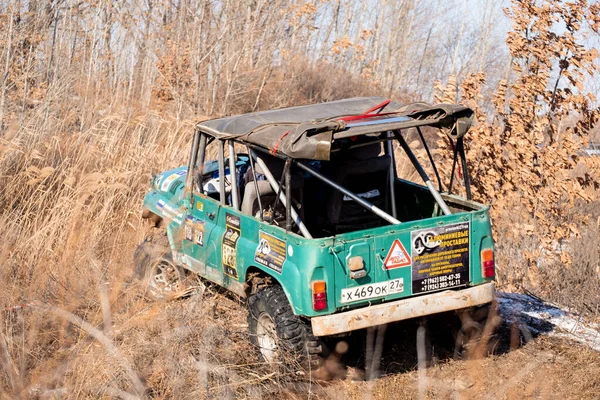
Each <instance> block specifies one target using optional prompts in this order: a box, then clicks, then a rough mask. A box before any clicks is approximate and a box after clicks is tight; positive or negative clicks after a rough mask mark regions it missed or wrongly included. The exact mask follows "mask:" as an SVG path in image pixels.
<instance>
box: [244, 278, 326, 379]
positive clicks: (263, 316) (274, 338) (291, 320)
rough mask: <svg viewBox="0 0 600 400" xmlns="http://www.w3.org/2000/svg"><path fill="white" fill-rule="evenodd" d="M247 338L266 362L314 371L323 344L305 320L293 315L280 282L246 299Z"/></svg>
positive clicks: (319, 358)
mask: <svg viewBox="0 0 600 400" xmlns="http://www.w3.org/2000/svg"><path fill="white" fill-rule="evenodd" d="M248 328H249V330H250V341H251V342H252V344H253V345H254V346H255V347H256V348H257V349H258V351H259V353H260V356H261V358H262V359H263V360H264V361H266V362H268V363H281V364H282V365H284V366H286V367H288V368H292V369H298V367H300V369H304V370H306V371H316V370H317V369H318V368H319V367H320V366H321V365H322V364H323V345H322V343H321V341H320V340H319V339H317V338H316V337H315V336H313V334H312V332H311V329H310V325H309V324H308V322H306V321H305V320H303V319H302V318H300V317H299V316H297V315H295V314H294V313H293V311H292V307H291V306H290V303H289V302H288V299H287V297H286V295H285V293H284V292H283V289H282V288H281V286H278V285H272V286H266V287H264V288H262V289H261V290H259V291H258V292H257V293H256V294H254V295H252V296H251V297H250V298H249V299H248Z"/></svg>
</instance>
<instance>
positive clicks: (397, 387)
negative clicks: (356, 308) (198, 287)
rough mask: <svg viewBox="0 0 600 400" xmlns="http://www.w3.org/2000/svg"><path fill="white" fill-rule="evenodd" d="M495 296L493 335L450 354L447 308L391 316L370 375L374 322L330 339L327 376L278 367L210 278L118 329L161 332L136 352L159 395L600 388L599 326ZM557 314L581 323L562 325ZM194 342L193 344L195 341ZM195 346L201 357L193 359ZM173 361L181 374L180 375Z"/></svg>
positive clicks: (448, 395)
mask: <svg viewBox="0 0 600 400" xmlns="http://www.w3.org/2000/svg"><path fill="white" fill-rule="evenodd" d="M498 303H499V306H498V307H497V308H496V309H497V312H498V315H497V317H496V318H490V319H489V320H488V324H489V323H492V320H493V321H494V322H495V323H496V324H497V325H496V326H495V329H494V331H493V332H494V333H493V335H492V336H491V338H490V339H489V341H487V342H486V344H485V345H478V346H475V347H471V348H470V350H469V351H468V352H465V353H464V354H463V355H462V356H458V355H455V354H453V350H454V346H453V345H454V343H453V341H452V339H451V335H450V333H449V332H448V331H446V330H444V328H443V327H444V326H445V323H446V318H445V317H447V316H442V317H441V318H432V319H430V320H429V321H427V322H426V323H425V325H423V324H422V321H413V322H404V323H398V324H394V325H390V326H388V327H387V330H386V331H385V332H384V334H383V335H382V338H383V346H382V348H381V359H380V361H379V363H378V364H379V373H378V375H379V377H378V378H376V379H372V380H368V381H367V380H366V379H365V363H366V360H365V357H366V356H365V355H366V347H367V346H366V344H365V343H366V342H367V340H368V335H369V333H368V332H365V331H362V332H358V333H355V334H353V335H351V336H349V337H344V338H339V339H333V340H331V341H329V342H328V345H329V346H330V348H332V349H333V348H337V347H336V344H337V343H339V342H343V343H345V344H346V345H347V346H345V348H347V349H348V351H347V352H345V353H344V354H343V355H338V357H337V358H336V357H332V359H330V360H329V365H330V366H333V368H332V369H333V370H334V371H337V372H338V374H339V376H338V378H337V379H334V380H332V381H330V382H317V381H309V380H306V379H304V378H303V377H302V376H300V375H299V373H298V372H297V371H281V370H275V371H274V370H273V369H272V367H271V366H267V365H264V364H261V363H257V358H256V350H255V349H252V348H250V347H249V345H248V340H247V336H246V335H247V333H246V324H245V309H244V305H243V304H240V303H238V302H236V301H235V300H234V299H231V298H229V297H227V296H224V295H222V294H220V293H218V292H215V291H213V290H212V289H210V288H209V289H208V290H207V291H206V292H205V293H204V294H203V295H201V296H192V297H191V298H188V299H183V300H178V301H175V302H171V303H168V304H162V305H152V306H148V305H146V304H144V303H137V305H138V306H140V307H141V309H139V310H137V311H136V310H132V309H129V310H127V314H128V315H135V317H134V318H127V319H124V320H123V321H122V322H121V323H122V324H123V329H122V331H121V332H119V335H118V337H121V340H123V341H134V340H138V339H136V338H138V336H136V335H139V330H138V329H137V328H136V327H137V326H138V323H143V324H148V325H147V329H148V331H147V332H146V334H145V337H146V338H147V339H146V340H149V341H150V342H151V343H156V341H155V338H153V335H154V334H156V335H160V336H162V337H163V339H162V342H163V343H162V345H160V346H158V347H157V348H155V349H154V351H153V352H151V353H147V352H143V353H145V357H148V356H150V357H149V358H148V364H145V363H144V362H141V361H142V359H143V358H144V356H142V359H138V361H137V362H136V364H137V365H140V366H143V365H145V368H142V369H140V370H139V372H140V373H141V375H142V376H145V377H147V380H146V381H145V383H146V384H147V385H148V386H149V387H150V388H151V391H150V393H149V394H150V395H151V397H156V398H273V399H275V398H281V397H282V396H285V397H287V398H297V399H308V398H318V399H404V398H406V399H412V398H415V399H440V398H441V399H523V398H526V399H540V398H541V399H554V398H556V399H597V398H600V352H599V351H598V350H597V349H594V348H593V347H594V346H597V345H598V344H599V343H600V333H599V332H598V331H597V330H595V329H589V332H595V334H596V335H595V336H594V337H592V338H591V339H590V340H587V342H586V337H584V336H583V331H584V330H585V329H588V328H586V327H585V324H584V323H583V322H582V321H581V320H580V317H579V316H577V315H570V314H569V313H568V312H567V311H564V310H562V309H560V308H558V307H555V306H552V305H548V304H547V303H544V302H542V301H541V300H540V299H537V298H535V297H532V296H528V295H524V294H520V295H519V294H503V293H500V294H499V300H498ZM132 312H133V314H132ZM558 316H562V317H564V318H573V320H574V321H578V324H579V325H578V326H577V327H571V328H570V331H567V330H564V329H563V328H564V326H563V325H564V324H562V323H560V322H556V321H558V320H557V317H558ZM150 317H151V318H152V322H149V320H148V319H149V318H150ZM199 317H201V318H199ZM169 321H170V322H169ZM198 321H202V322H198ZM555 324H558V325H561V326H562V327H563V328H561V326H558V325H555ZM116 325H119V323H116ZM420 326H426V327H427V332H428V336H427V337H428V339H429V341H428V343H429V344H430V346H431V347H430V348H431V349H432V354H431V358H430V361H431V363H432V365H430V366H428V367H427V368H419V352H418V351H417V348H418V346H417V332H418V330H419V327H420ZM488 326H489V325H488ZM592 326H593V327H595V328H597V326H595V325H593V324H592ZM128 329H131V330H128ZM153 332H154V334H153ZM159 332H160V333H159ZM127 336H129V337H127ZM588 339H589V338H588ZM190 343H196V344H195V345H193V346H192V347H188V346H189V345H190ZM198 343H200V345H198ZM121 344H124V343H123V342H121ZM182 351H183V352H184V353H185V352H187V354H188V360H183V362H182V360H181V359H177V357H181V354H182V353H181V352H182ZM190 355H191V356H192V358H193V360H194V363H195V365H191V364H189V356H190ZM165 357H166V359H165ZM166 360H168V361H166ZM337 360H339V362H336V361H337ZM165 361H166V362H165ZM169 364H171V365H170V366H169ZM186 364H187V365H188V366H189V367H193V368H195V369H196V371H197V373H196V374H195V375H196V376H195V377H193V378H192V380H191V381H190V380H189V379H190V375H188V374H189V371H187V372H183V371H182V369H181V367H185V365H186ZM173 371H177V372H176V373H177V374H180V375H181V378H182V379H183V380H181V381H179V382H178V383H174V382H177V379H174V377H173V376H172V374H173ZM165 374H168V375H171V376H169V377H168V379H167V377H166V376H165ZM185 376H187V378H184V377H185ZM161 384H162V385H164V386H163V387H162V388H161Z"/></svg>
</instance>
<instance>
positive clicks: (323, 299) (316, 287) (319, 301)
mask: <svg viewBox="0 0 600 400" xmlns="http://www.w3.org/2000/svg"><path fill="white" fill-rule="evenodd" d="M312 293H313V310H315V311H323V310H325V309H326V308H327V292H326V286H325V281H314V282H313V283H312Z"/></svg>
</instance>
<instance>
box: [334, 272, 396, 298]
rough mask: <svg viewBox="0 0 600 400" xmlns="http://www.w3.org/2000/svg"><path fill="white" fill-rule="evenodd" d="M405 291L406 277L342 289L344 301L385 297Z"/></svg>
mask: <svg viewBox="0 0 600 400" xmlns="http://www.w3.org/2000/svg"><path fill="white" fill-rule="evenodd" d="M403 291H404V278H398V279H392V280H390V281H385V282H380V283H372V284H369V285H361V286H356V287H353V288H348V289H342V303H350V302H353V301H359V300H367V299H372V298H375V297H384V296H387V295H390V294H395V293H402V292H403Z"/></svg>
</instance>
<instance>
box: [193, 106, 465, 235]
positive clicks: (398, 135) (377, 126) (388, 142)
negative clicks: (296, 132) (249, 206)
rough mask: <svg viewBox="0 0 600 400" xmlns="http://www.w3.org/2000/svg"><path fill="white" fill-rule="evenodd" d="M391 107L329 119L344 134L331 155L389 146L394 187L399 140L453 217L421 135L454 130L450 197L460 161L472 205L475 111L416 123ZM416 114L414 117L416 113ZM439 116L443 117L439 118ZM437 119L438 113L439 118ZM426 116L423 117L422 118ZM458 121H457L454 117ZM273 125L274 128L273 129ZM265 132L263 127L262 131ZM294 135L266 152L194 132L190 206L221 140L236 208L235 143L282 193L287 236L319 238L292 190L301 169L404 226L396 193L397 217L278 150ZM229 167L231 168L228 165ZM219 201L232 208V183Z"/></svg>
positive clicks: (222, 163) (241, 140)
mask: <svg viewBox="0 0 600 400" xmlns="http://www.w3.org/2000/svg"><path fill="white" fill-rule="evenodd" d="M389 103H390V101H389V100H387V101H384V102H382V103H380V104H378V105H376V106H374V107H372V108H371V109H369V110H367V111H366V112H364V113H363V114H356V115H341V116H337V117H333V118H329V119H328V120H330V121H334V122H335V123H336V124H337V126H338V127H339V129H338V130H337V131H334V132H333V134H332V135H331V143H330V146H331V147H330V152H331V154H336V153H340V152H348V151H350V150H353V149H357V148H361V147H365V146H369V145H372V144H375V143H383V144H384V146H383V149H384V153H385V155H387V156H389V157H391V160H392V161H391V164H390V173H389V179H390V183H391V184H392V185H393V181H394V180H395V179H396V178H397V174H396V168H395V158H394V151H393V141H394V140H395V141H397V142H398V143H399V145H400V147H401V148H402V150H403V151H404V152H405V154H406V155H407V157H408V158H409V160H410V162H411V164H412V165H413V167H414V168H415V170H416V171H417V173H418V174H419V176H420V178H421V179H422V180H423V182H424V183H425V186H426V187H427V189H428V190H429V192H430V193H431V195H432V196H433V198H434V200H435V203H436V204H437V206H438V207H439V209H440V210H441V211H442V212H443V213H444V215H449V214H451V213H452V212H451V210H450V208H449V207H448V205H447V204H446V202H445V201H444V199H443V197H442V195H441V194H440V192H442V184H441V179H440V175H439V173H438V170H437V167H436V165H435V162H434V159H433V157H432V154H431V151H430V149H429V146H428V145H427V142H426V141H425V138H424V136H423V133H422V131H421V127H422V126H433V127H438V128H441V129H444V128H446V129H448V127H450V128H449V131H448V132H447V134H448V137H449V140H450V142H451V144H452V147H453V150H454V154H453V165H452V172H451V179H450V183H449V185H448V190H447V193H448V194H451V192H452V186H453V181H454V173H455V169H456V165H457V163H458V162H460V163H461V166H462V170H463V178H464V185H465V189H466V195H467V199H468V200H471V198H472V196H471V190H470V178H469V174H468V169H467V164H466V156H465V148H464V142H463V137H464V134H465V133H466V132H467V130H468V128H469V126H470V123H471V119H472V112H471V110H469V109H466V110H467V111H468V112H470V113H466V115H465V113H464V112H463V110H461V113H459V114H457V115H455V116H452V115H451V116H450V117H448V116H444V117H443V119H441V118H437V119H436V118H433V119H432V118H431V116H427V115H425V117H424V118H419V117H417V118H411V117H410V116H407V115H399V113H397V112H391V113H382V111H383V110H384V109H385V108H386V106H387V105H388V104H389ZM432 109H433V110H436V109H435V108H429V109H428V110H427V111H430V110H432ZM413 115H414V113H413ZM437 115H438V116H439V114H437ZM433 116H434V117H435V116H436V114H435V113H434V114H433ZM420 117H423V116H422V115H421V116H420ZM452 117H454V118H452ZM441 120H442V121H443V122H444V125H441V124H440V121H441ZM267 125H268V124H267ZM261 128H262V127H261ZM409 128H415V129H416V130H417V132H418V135H419V138H420V141H421V143H422V145H423V147H424V149H425V150H426V153H427V156H428V159H429V161H430V163H431V166H432V169H433V171H434V174H435V176H436V180H437V186H438V187H437V188H436V187H435V185H434V184H433V182H432V181H431V178H430V177H429V176H428V174H427V173H426V172H425V170H424V168H423V167H422V165H421V164H420V163H419V161H418V159H417V157H416V156H415V154H414V153H413V151H412V150H411V148H410V147H409V145H408V143H407V142H406V140H405V138H404V136H403V131H406V130H407V129H409ZM289 132H291V130H288V131H286V132H285V133H284V134H283V135H282V136H281V137H280V138H279V141H277V142H276V143H275V144H274V145H273V148H265V147H264V146H263V145H260V144H257V143H256V141H252V140H247V139H248V138H247V137H243V136H236V135H229V136H225V135H222V134H219V133H218V132H216V131H215V130H214V129H211V128H209V127H206V126H203V125H198V126H197V127H196V129H195V132H194V138H193V142H192V148H191V153H190V158H189V164H188V171H192V173H188V174H187V179H186V193H187V194H188V195H189V199H190V202H192V201H193V194H194V192H196V193H201V192H202V187H203V186H202V185H203V179H204V166H205V156H206V149H207V147H208V145H209V144H210V143H212V142H213V141H215V140H216V141H217V156H218V174H219V176H221V177H224V176H226V168H227V167H229V172H230V181H231V190H230V195H231V201H230V205H231V206H232V207H233V208H234V209H236V210H240V188H239V184H238V177H237V176H236V151H235V146H234V144H236V143H237V144H238V145H242V146H244V147H245V148H246V149H247V152H248V155H249V168H250V170H251V172H252V175H253V176H256V174H257V166H258V168H260V171H261V172H262V174H263V175H264V177H265V178H266V180H267V182H268V184H269V186H270V188H271V189H272V191H273V192H274V193H275V194H276V198H275V204H276V205H277V203H278V202H281V204H282V205H283V206H284V207H285V229H286V231H291V230H292V228H293V224H294V223H295V224H296V226H297V227H298V229H299V231H300V233H301V234H302V235H303V236H304V237H306V238H309V239H310V238H313V236H312V235H311V233H310V232H309V230H308V228H307V227H306V225H305V224H304V222H303V220H302V219H301V218H300V215H299V213H298V210H297V209H296V207H295V206H294V204H293V201H292V195H291V188H292V174H291V170H292V166H296V167H297V168H299V169H300V170H302V171H304V172H305V173H307V174H309V175H311V176H313V177H315V178H316V179H318V180H319V181H321V182H323V183H324V184H326V185H328V186H329V187H330V188H332V189H334V190H336V191H339V192H341V193H342V194H343V195H344V196H347V197H348V198H349V199H351V200H352V201H353V202H355V203H357V204H358V205H360V206H361V207H363V208H364V209H366V210H368V211H370V212H372V213H374V214H375V215H377V216H378V217H380V218H382V219H383V220H385V221H386V222H388V223H390V224H400V223H402V221H400V220H399V219H397V212H396V201H395V200H396V199H395V191H394V190H391V192H390V197H391V214H390V213H388V212H386V211H385V210H383V209H381V208H380V207H377V206H376V205H374V204H372V203H371V202H369V201H368V200H367V199H365V198H363V197H361V196H359V195H358V194H357V193H354V192H352V191H350V190H348V189H346V188H345V187H343V186H341V185H340V184H338V183H336V182H334V181H333V180H332V179H330V178H328V177H327V176H325V175H324V174H322V173H320V172H319V171H317V170H315V169H314V168H312V167H311V166H310V165H309V164H310V163H309V162H307V161H310V160H306V159H298V158H294V157H293V156H291V155H289V154H286V153H284V152H281V151H278V145H279V143H280V142H281V140H282V139H283V138H285V136H286V135H288V134H289ZM359 136H360V137H362V138H364V139H363V140H361V141H356V143H355V142H354V141H353V140H352V139H354V138H357V137H359ZM226 145H227V146H228V160H226V159H225V146H226ZM265 156H274V157H276V158H278V159H280V160H282V161H283V163H284V167H283V172H282V175H281V177H280V179H279V180H278V179H277V177H276V176H275V175H274V174H273V172H272V171H271V170H270V168H269V167H268V165H267V164H266V163H265V161H264V158H265ZM226 163H227V164H228V165H226ZM253 181H254V184H253V186H254V190H255V191H256V194H257V201H258V207H259V218H260V219H261V221H265V215H264V213H263V205H262V204H261V194H260V193H261V190H260V187H259V183H258V182H257V180H256V179H253ZM218 192H219V201H220V203H221V204H222V205H226V204H227V202H226V199H227V193H226V184H225V179H220V180H219V188H218ZM268 222H270V223H272V222H273V217H272V216H271V220H270V221H268Z"/></svg>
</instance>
